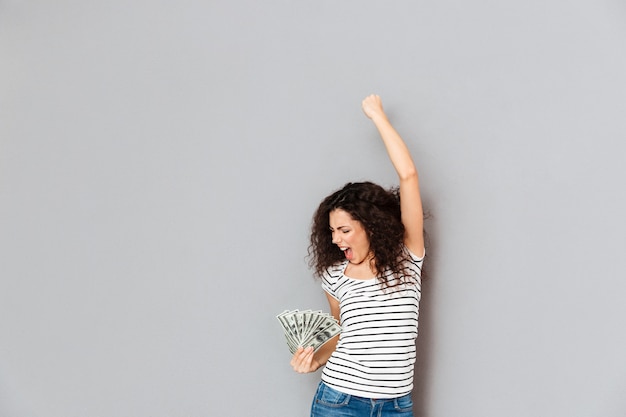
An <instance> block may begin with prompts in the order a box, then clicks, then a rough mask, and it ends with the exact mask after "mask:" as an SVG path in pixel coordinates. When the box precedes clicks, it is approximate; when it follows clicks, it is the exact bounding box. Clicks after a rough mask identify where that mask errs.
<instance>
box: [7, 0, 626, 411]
mask: <svg viewBox="0 0 626 417" xmlns="http://www.w3.org/2000/svg"><path fill="white" fill-rule="evenodd" d="M625 19H626V8H625V7H624V4H623V2H620V1H617V0H613V1H609V0H607V1H598V0H573V1H565V0H562V1H555V0H548V1H538V0H535V1H533V0H530V1H523V2H520V1H516V2H512V1H500V2H496V1H484V0H483V1H473V2H467V1H463V0H447V1H439V2H415V1H387V2H372V1H352V0H350V1H346V0H342V1H328V0H321V1H308V2H302V1H297V2H295V1H287V0H269V1H253V0H242V1H211V0H209V1H205V2H200V1H190V0H179V1H177V2H173V1H172V2H168V1H147V0H135V1H121V0H109V1H100V2H84V1H82V2H81V1H70V0H58V1H54V2H49V1H41V0H39V1H37V0H32V1H26V0H23V1H20V0H4V1H0V54H1V55H0V70H1V71H2V73H1V77H0V87H1V91H0V106H1V107H0V140H1V142H0V268H1V269H0V274H1V281H0V415H1V416H3V417H27V416H28V417H85V416H87V417H100V416H101V417H137V416H151V417H166V416H167V417H193V416H233V417H239V416H241V417H248V416H259V417H274V416H305V415H307V413H308V409H309V404H310V399H311V397H312V394H313V390H314V387H315V385H316V383H317V381H318V379H319V375H318V374H313V375H304V376H302V375H297V374H295V373H293V372H292V371H291V369H290V367H289V365H288V361H289V354H288V350H287V347H286V345H285V344H284V339H283V335H282V333H281V330H280V328H279V326H278V322H277V321H276V320H275V318H274V316H275V314H277V313H279V312H280V311H282V310H284V309H291V308H301V309H304V308H314V309H317V308H323V309H327V306H326V301H325V298H324V296H323V294H322V292H321V289H320V288H319V284H318V283H317V282H316V281H314V280H313V279H312V274H311V272H310V270H309V269H308V267H307V264H306V260H305V256H306V248H307V234H308V227H309V222H310V218H311V214H312V212H313V210H314V208H315V207H316V205H317V203H318V202H319V200H320V199H321V198H322V197H324V196H325V195H326V194H327V193H329V192H330V191H332V190H334V189H335V188H337V187H339V186H341V185H343V183H345V182H347V181H350V180H363V179H369V180H373V181H376V182H379V183H381V184H384V185H393V184H394V182H395V175H394V172H393V169H392V167H391V165H390V164H389V162H388V160H387V157H386V155H385V153H384V148H383V147H382V145H381V143H380V142H379V139H378V137H377V135H376V132H375V131H374V128H373V126H372V125H371V123H370V122H369V121H368V120H367V119H366V118H365V117H364V116H363V115H362V113H361V110H360V107H359V105H360V101H361V99H362V98H363V97H364V96H365V95H367V94H369V93H372V92H375V93H378V94H380V95H381V96H382V97H383V102H384V104H385V106H386V109H387V110H388V113H389V114H390V117H391V118H392V120H393V122H394V123H395V125H396V127H397V128H398V130H399V131H400V132H401V133H402V135H403V136H404V137H405V138H406V140H407V142H408V144H409V146H410V148H411V150H412V151H413V153H414V156H415V159H416V161H417V163H418V166H419V168H420V172H421V179H422V184H423V193H424V199H425V201H426V204H427V206H428V209H429V210H430V212H431V213H432V217H431V219H430V220H429V222H428V230H429V234H430V239H431V246H430V249H429V255H430V257H429V258H428V263H429V268H430V278H429V279H428V280H427V282H426V283H425V288H424V298H423V299H424V303H423V306H422V307H423V308H422V316H421V323H420V326H421V327H420V329H421V334H420V339H419V342H418V348H419V359H418V363H417V374H416V381H415V382H416V385H417V388H416V390H415V399H416V414H417V415H418V416H428V417H450V416H464V417H496V416H497V417H499V416H502V415H506V416H508V417H528V416H532V417H536V416H550V417H555V416H567V417H596V416H603V417H612V416H623V415H624V413H625V412H626V399H625V397H624V392H625V391H626V355H625V354H624V352H625V351H626V334H624V324H625V323H624V321H625V318H626V303H624V291H626V280H625V277H626V266H624V262H623V254H624V252H625V251H626V238H625V236H626V224H625V221H624V217H623V213H624V212H626V196H625V195H624V178H625V177H626V167H625V166H624V164H623V159H624V157H623V155H624V150H625V149H624V148H625V147H624V144H623V142H624V138H625V134H626V118H625V117H624V114H625V113H626V80H625V76H624V74H626V54H625V53H624V51H625V46H626V45H625V41H626V23H625Z"/></svg>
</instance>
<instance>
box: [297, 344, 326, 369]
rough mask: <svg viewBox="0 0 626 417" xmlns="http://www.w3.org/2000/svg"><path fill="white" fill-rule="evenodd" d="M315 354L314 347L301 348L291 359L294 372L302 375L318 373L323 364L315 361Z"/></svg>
mask: <svg viewBox="0 0 626 417" xmlns="http://www.w3.org/2000/svg"><path fill="white" fill-rule="evenodd" d="M314 353H315V352H314V351H313V348H312V347H307V348H303V347H299V348H298V350H296V353H294V354H293V357H292V358H291V362H290V364H291V367H292V368H293V370H294V371H296V372H298V373H300V374H306V373H309V372H315V371H317V370H318V369H319V368H320V366H322V364H321V363H319V362H318V361H317V360H316V359H315V356H314Z"/></svg>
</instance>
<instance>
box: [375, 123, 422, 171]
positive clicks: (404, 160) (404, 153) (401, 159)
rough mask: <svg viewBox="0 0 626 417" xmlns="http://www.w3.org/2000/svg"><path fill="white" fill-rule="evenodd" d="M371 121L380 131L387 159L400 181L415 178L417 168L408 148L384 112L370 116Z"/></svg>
mask: <svg viewBox="0 0 626 417" xmlns="http://www.w3.org/2000/svg"><path fill="white" fill-rule="evenodd" d="M372 122H374V125H375V126H376V128H377V129H378V132H379V133H380V137H381V138H382V140H383V143H384V144H385V148H386V149H387V154H388V155H389V159H390V160H391V163H392V164H393V166H394V168H395V170H396V172H397V173H398V177H399V179H400V181H404V180H415V179H417V169H416V168H415V163H414V162H413V159H412V158H411V153H410V152H409V148H408V147H407V146H406V144H405V143H404V140H402V137H401V136H400V135H399V134H398V132H397V131H396V129H395V128H394V127H393V126H392V125H391V123H390V122H389V119H387V116H386V115H385V114H384V113H380V114H376V115H374V116H373V117H372Z"/></svg>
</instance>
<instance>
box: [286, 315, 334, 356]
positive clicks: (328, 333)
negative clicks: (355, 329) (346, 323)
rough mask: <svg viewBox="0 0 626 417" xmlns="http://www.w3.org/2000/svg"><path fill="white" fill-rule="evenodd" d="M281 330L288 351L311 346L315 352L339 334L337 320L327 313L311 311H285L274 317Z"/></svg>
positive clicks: (292, 351) (293, 351)
mask: <svg viewBox="0 0 626 417" xmlns="http://www.w3.org/2000/svg"><path fill="white" fill-rule="evenodd" d="M276 318H277V319H278V322H279V323H280V325H281V327H282V328H283V333H284V334H285V340H286V342H287V347H288V348H289V351H290V352H291V353H292V354H293V353H295V351H296V350H297V349H298V348H299V347H309V346H312V347H313V350H314V351H317V350H318V349H319V348H320V347H322V346H323V345H324V344H325V343H326V342H328V341H329V340H331V339H332V338H333V337H335V336H337V335H338V334H339V333H341V326H340V325H339V322H338V321H337V319H335V318H334V317H333V316H331V315H330V314H328V313H323V312H322V311H312V310H304V311H300V310H285V311H283V312H282V313H280V314H278V315H277V316H276Z"/></svg>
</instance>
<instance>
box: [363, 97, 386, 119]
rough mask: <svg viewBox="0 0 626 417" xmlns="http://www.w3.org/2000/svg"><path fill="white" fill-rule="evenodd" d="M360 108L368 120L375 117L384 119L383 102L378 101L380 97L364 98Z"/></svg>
mask: <svg viewBox="0 0 626 417" xmlns="http://www.w3.org/2000/svg"><path fill="white" fill-rule="evenodd" d="M361 107H362V108H363V112H364V113H365V115H366V116H367V117H369V118H370V119H373V118H375V117H377V116H383V117H385V112H384V110H383V102H382V100H381V99H380V96H377V95H376V94H372V95H369V96H367V97H365V99H364V100H363V103H361Z"/></svg>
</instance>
